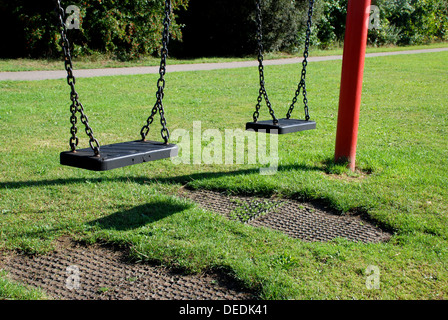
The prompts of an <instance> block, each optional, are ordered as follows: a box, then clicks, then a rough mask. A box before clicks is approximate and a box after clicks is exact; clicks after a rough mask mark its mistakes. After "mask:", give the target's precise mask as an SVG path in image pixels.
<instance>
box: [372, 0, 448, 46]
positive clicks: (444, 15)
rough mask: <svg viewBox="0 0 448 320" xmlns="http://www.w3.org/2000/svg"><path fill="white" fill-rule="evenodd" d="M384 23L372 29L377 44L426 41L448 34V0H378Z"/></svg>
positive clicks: (441, 37) (419, 42)
mask: <svg viewBox="0 0 448 320" xmlns="http://www.w3.org/2000/svg"><path fill="white" fill-rule="evenodd" d="M375 4H376V5H377V6H378V7H379V9H380V17H381V27H380V29H379V30H375V31H373V32H371V33H370V35H369V40H370V42H371V43H373V44H376V45H383V44H396V45H411V44H424V43H430V42H433V41H440V40H447V39H448V38H447V37H448V1H447V0H376V1H375Z"/></svg>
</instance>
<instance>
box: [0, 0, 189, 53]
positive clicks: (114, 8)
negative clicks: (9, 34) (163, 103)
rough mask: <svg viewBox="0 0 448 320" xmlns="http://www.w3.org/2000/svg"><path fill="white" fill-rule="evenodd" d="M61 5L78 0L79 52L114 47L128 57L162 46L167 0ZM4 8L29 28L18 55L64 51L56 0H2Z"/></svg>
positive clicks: (74, 37)
mask: <svg viewBox="0 0 448 320" xmlns="http://www.w3.org/2000/svg"><path fill="white" fill-rule="evenodd" d="M61 5H62V7H63V8H67V7H68V6H69V5H75V6H77V7H78V8H79V9H80V28H79V29H70V30H68V38H69V40H70V41H71V42H72V45H73V53H74V54H75V55H78V54H90V53H92V52H102V53H109V52H111V53H114V54H115V55H116V56H117V57H118V58H120V59H125V60H127V59H131V58H136V57H138V56H140V55H143V54H153V53H155V52H157V50H158V49H159V48H160V46H161V34H162V28H163V24H162V22H163V18H164V1H163V0H150V1H148V0H132V1H131V0H125V1H116V0H77V1H72V0H62V1H61ZM187 5H188V0H172V7H173V10H178V9H179V8H181V7H182V8H185V7H186V6H187ZM0 8H1V9H2V12H3V15H4V17H5V19H8V18H7V17H8V16H11V17H13V18H9V19H8V21H7V22H5V24H8V25H15V26H18V28H19V29H21V30H23V31H22V32H21V33H20V35H19V40H20V41H19V43H23V44H24V45H23V46H22V48H20V49H19V50H18V51H19V52H17V50H16V52H15V55H16V56H17V55H21V56H30V57H54V56H59V55H60V46H59V39H60V35H59V21H58V18H57V14H56V12H57V11H56V10H55V8H56V5H55V3H54V1H47V2H45V3H43V4H42V3H41V2H38V1H30V0H17V1H14V3H10V2H7V1H6V0H0ZM2 17H3V16H2ZM171 18H172V26H171V36H172V38H174V39H180V38H181V32H180V26H179V25H178V24H177V23H176V19H175V15H174V14H172V17H171ZM4 54H5V53H4ZM6 54H7V53H6Z"/></svg>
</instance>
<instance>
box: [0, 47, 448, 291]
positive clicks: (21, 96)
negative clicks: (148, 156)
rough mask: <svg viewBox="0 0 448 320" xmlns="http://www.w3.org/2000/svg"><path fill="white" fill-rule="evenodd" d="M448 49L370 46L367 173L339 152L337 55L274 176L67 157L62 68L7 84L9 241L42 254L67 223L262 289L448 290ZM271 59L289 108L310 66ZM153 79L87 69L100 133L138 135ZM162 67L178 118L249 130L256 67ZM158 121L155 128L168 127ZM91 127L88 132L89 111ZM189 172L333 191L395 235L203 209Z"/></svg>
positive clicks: (4, 242)
mask: <svg viewBox="0 0 448 320" xmlns="http://www.w3.org/2000/svg"><path fill="white" fill-rule="evenodd" d="M447 59H448V53H446V52H442V53H428V54H419V55H409V56H406V55H404V56H391V57H381V58H369V59H367V60H366V71H365V80H364V96H363V101H362V110H361V119H360V128H359V141H358V159H357V166H358V171H357V172H356V173H351V172H349V171H347V170H346V169H345V168H344V167H342V166H336V165H333V164H332V157H333V152H334V141H335V129H336V122H337V107H338V94H339V81H340V69H341V62H340V61H329V62H318V63H310V65H309V71H308V94H309V100H310V112H311V117H312V119H313V120H316V122H317V123H318V128H317V130H314V131H308V132H304V133H300V134H291V135H284V136H280V137H279V141H278V144H279V168H278V172H277V173H276V174H275V175H260V174H259V170H258V169H259V167H260V166H259V165H249V164H238V165H237V164H233V165H228V164H208V165H205V164H202V165H193V164H175V163H173V162H172V161H170V160H163V161H158V162H152V163H146V164H142V165H139V166H133V167H126V168H122V169H117V170H113V171H109V172H102V173H99V172H90V171H83V170H80V169H74V168H69V167H63V166H60V165H59V162H58V161H59V152H61V151H65V150H67V149H68V138H69V136H70V134H69V127H70V124H69V115H70V114H69V88H68V86H67V84H66V82H65V81H64V80H49V81H36V82H0V89H1V94H0V137H1V139H0V168H1V172H2V175H1V177H0V215H1V219H0V250H13V249H19V250H23V251H26V252H28V253H36V254H41V253H45V252H48V251H50V250H52V248H53V245H54V241H55V239H57V238H58V237H61V236H63V235H70V236H72V237H74V238H76V239H81V240H84V241H88V242H95V241H101V242H113V243H119V244H122V245H123V246H127V247H130V248H131V254H132V257H133V258H135V259H138V260H147V261H159V262H161V263H163V264H166V265H170V266H176V267H178V268H182V269H184V270H185V271H186V272H200V271H202V270H205V269H210V268H215V269H222V270H224V271H226V272H228V273H229V274H231V275H233V276H234V277H235V278H236V279H238V280H239V281H241V282H242V283H243V284H244V285H245V286H247V287H248V288H252V289H254V290H256V292H258V294H259V296H260V297H261V298H263V299H446V298H448V289H447V288H448V270H447V268H448V263H447V262H448V239H447V237H448V219H447V214H448V212H447V207H448V206H447V205H448V200H447V190H448V182H447V181H448V172H447V167H448V149H447V145H446V141H447V138H448V130H447V129H448V122H447V119H448V116H447V113H446V110H447V101H448V64H447V62H446V61H448V60H447ZM75 67H76V66H75ZM265 69H266V81H267V86H268V90H269V93H270V97H271V100H272V102H273V105H274V106H275V107H276V109H277V114H278V115H282V114H284V113H286V109H287V107H288V102H289V100H290V99H291V97H292V94H293V92H294V90H295V88H296V85H297V78H298V76H299V71H300V70H299V66H297V65H285V66H270V67H266V68H265ZM156 80H157V76H156V75H138V76H117V77H106V78H88V79H87V78H86V79H79V81H78V82H77V88H78V92H79V93H80V100H81V101H82V102H83V104H84V107H85V109H86V112H87V114H88V116H89V121H90V124H91V126H92V128H93V130H94V132H95V134H96V136H97V137H98V139H99V140H100V142H101V143H102V144H107V143H113V142H119V141H127V140H134V139H138V138H139V131H140V128H141V126H142V125H143V123H144V122H145V120H146V117H147V116H148V115H149V113H150V110H151V108H152V106H153V104H154V102H155V101H154V99H155V98H154V97H155V91H156V90H155V88H156V87H155V84H156ZM166 80H167V88H166V92H165V93H166V95H165V107H166V112H167V118H168V126H169V128H170V129H171V131H172V132H173V131H174V130H175V129H186V130H190V131H191V130H192V128H193V121H201V126H202V130H206V129H218V130H220V132H224V130H225V129H237V128H242V129H243V128H244V124H245V122H246V121H249V120H250V119H251V115H252V112H253V109H254V105H255V102H256V98H257V93H258V88H257V83H258V79H257V69H256V68H244V69H233V70H216V71H205V72H204V71H203V72H188V73H172V74H168V75H167V77H166ZM298 109H300V105H299V108H298ZM263 116H264V117H267V112H266V110H263ZM300 116H301V114H300ZM155 123H157V124H158V121H156V122H155ZM156 128H157V129H156ZM156 128H155V129H154V130H152V133H151V135H152V137H151V138H152V139H160V138H159V127H158V126H157V127H156ZM79 136H80V137H81V138H82V139H81V144H82V145H83V147H84V146H87V143H86V139H85V136H84V130H83V128H82V125H81V124H80V130H79ZM205 145H206V142H205V141H203V146H205ZM184 185H188V186H189V187H191V188H204V189H213V190H220V191H226V192H229V193H234V194H254V195H264V196H272V195H276V196H281V197H287V198H293V199H300V200H304V201H311V200H315V201H322V202H325V203H327V204H328V205H330V206H331V207H333V208H334V209H337V210H338V211H339V212H340V213H341V214H345V213H346V212H354V211H355V212H358V213H363V214H367V215H368V216H369V217H370V218H371V219H373V220H375V221H376V222H377V223H378V225H381V226H383V227H385V228H387V229H388V230H390V231H392V232H393V234H394V235H393V237H392V239H391V240H390V241H389V242H387V243H381V244H362V243H355V242H350V241H347V240H344V239H336V240H334V241H332V242H327V243H318V242H317V243H315V242H313V243H309V242H303V241H300V240H297V239H292V238H289V237H287V236H285V235H283V234H281V233H279V232H275V231H272V230H268V229H262V228H253V227H250V226H246V225H243V224H241V223H238V222H235V221H229V220H227V219H225V218H223V217H221V216H219V215H216V214H214V213H211V212H207V211H204V210H202V209H200V208H199V207H198V206H196V205H195V204H194V203H192V202H189V201H187V200H183V199H180V198H179V197H177V196H176V193H177V192H178V190H179V189H180V188H181V187H182V186H184ZM369 265H373V266H376V267H378V269H379V271H380V288H379V289H369V288H367V286H366V280H367V277H368V274H367V271H366V269H367V267H368V266H369ZM2 277H3V276H2Z"/></svg>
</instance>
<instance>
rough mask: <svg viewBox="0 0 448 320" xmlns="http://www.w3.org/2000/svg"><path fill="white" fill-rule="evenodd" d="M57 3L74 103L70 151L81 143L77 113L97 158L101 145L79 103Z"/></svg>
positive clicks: (58, 8)
mask: <svg viewBox="0 0 448 320" xmlns="http://www.w3.org/2000/svg"><path fill="white" fill-rule="evenodd" d="M56 3H57V10H58V16H59V23H60V29H61V41H60V43H61V47H62V50H63V52H64V66H65V70H66V71H67V84H68V85H69V86H70V89H71V91H70V100H71V101H72V104H71V105H70V112H71V116H70V123H71V124H72V126H71V128H70V133H71V137H70V142H69V144H70V149H71V150H72V151H73V152H74V151H76V147H77V146H78V143H79V138H78V137H77V135H76V134H77V133H78V128H77V127H76V124H77V122H78V118H77V117H76V113H77V112H79V113H80V114H81V117H80V120H81V123H82V124H84V126H85V131H86V133H87V135H88V136H89V138H90V140H89V145H90V148H92V150H93V152H94V153H95V155H96V156H98V155H99V154H100V144H99V142H98V140H97V139H95V137H94V135H93V130H92V128H91V127H90V126H89V120H88V118H87V116H86V114H85V112H84V108H83V106H82V104H81V103H80V102H79V100H78V98H79V96H78V93H77V92H76V89H75V83H76V79H75V76H74V75H73V64H72V58H71V54H70V42H69V41H68V39H67V27H66V25H65V11H64V9H63V8H62V6H61V1H60V0H56Z"/></svg>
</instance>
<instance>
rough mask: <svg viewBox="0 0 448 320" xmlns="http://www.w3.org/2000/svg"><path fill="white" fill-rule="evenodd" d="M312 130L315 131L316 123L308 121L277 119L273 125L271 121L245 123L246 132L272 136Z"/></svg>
mask: <svg viewBox="0 0 448 320" xmlns="http://www.w3.org/2000/svg"><path fill="white" fill-rule="evenodd" d="M312 129H316V122H314V121H309V120H298V119H278V123H277V124H274V121H273V120H263V121H257V122H247V123H246V130H252V131H255V132H259V131H262V132H264V133H273V134H285V133H293V132H298V131H305V130H312Z"/></svg>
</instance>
